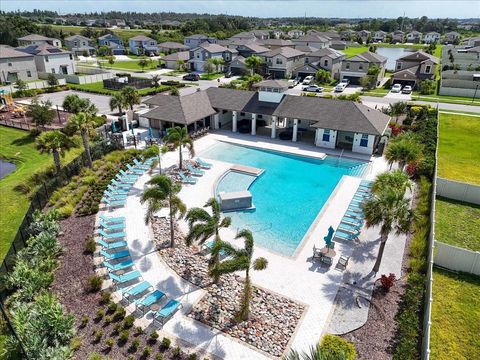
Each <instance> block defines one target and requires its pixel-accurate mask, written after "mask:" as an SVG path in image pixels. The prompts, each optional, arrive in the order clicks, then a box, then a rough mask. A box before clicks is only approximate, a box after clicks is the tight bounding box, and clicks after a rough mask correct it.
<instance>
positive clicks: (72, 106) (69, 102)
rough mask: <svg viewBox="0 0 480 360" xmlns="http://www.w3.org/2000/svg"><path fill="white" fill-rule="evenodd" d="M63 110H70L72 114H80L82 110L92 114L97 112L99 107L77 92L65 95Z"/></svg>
mask: <svg viewBox="0 0 480 360" xmlns="http://www.w3.org/2000/svg"><path fill="white" fill-rule="evenodd" d="M62 107H63V110H65V111H68V112H69V113H72V114H78V113H81V112H84V113H87V114H89V115H91V116H95V115H96V114H97V111H98V109H97V107H96V106H95V104H93V103H92V102H91V101H90V99H87V98H81V97H80V96H78V95H77V94H70V95H67V96H65V98H64V99H63V103H62Z"/></svg>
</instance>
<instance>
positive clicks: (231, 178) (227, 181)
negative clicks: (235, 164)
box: [216, 171, 257, 195]
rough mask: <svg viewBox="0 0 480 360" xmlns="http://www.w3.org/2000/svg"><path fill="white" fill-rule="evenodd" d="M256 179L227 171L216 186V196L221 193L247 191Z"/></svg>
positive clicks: (252, 176)
mask: <svg viewBox="0 0 480 360" xmlns="http://www.w3.org/2000/svg"><path fill="white" fill-rule="evenodd" d="M256 179H257V177H256V176H254V175H249V174H245V173H241V172H238V171H229V172H227V173H226V174H225V176H223V177H222V178H221V179H220V181H219V182H218V184H217V188H216V193H217V195H218V194H219V193H221V192H233V191H243V190H248V188H249V187H250V185H251V184H252V183H253V182H254V181H255V180H256Z"/></svg>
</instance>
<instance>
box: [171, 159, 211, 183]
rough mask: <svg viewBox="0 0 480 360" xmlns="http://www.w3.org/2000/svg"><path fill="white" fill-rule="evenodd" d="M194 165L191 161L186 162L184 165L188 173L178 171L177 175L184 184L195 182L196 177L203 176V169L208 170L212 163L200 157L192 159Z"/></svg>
mask: <svg viewBox="0 0 480 360" xmlns="http://www.w3.org/2000/svg"><path fill="white" fill-rule="evenodd" d="M194 163H195V165H197V166H198V167H193V165H192V163H191V162H187V163H186V165H185V167H186V169H187V171H188V174H185V173H184V172H183V171H179V172H178V176H179V178H180V181H181V182H182V183H184V184H196V183H197V181H198V179H197V177H200V176H203V175H204V174H205V170H208V169H210V168H211V167H212V164H210V163H208V162H206V161H203V160H202V159H200V158H197V159H196V160H194Z"/></svg>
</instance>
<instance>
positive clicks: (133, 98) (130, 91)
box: [121, 86, 141, 110]
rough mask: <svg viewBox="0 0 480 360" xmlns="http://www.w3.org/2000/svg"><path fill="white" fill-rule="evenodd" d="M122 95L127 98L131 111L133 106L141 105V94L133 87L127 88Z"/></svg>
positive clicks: (126, 102) (127, 104) (126, 101)
mask: <svg viewBox="0 0 480 360" xmlns="http://www.w3.org/2000/svg"><path fill="white" fill-rule="evenodd" d="M121 93H122V95H123V97H124V98H125V104H126V106H129V107H130V110H133V105H138V104H140V100H141V99H140V94H139V93H138V91H137V89H135V88H134V87H133V86H125V87H124V88H123V89H122V91H121Z"/></svg>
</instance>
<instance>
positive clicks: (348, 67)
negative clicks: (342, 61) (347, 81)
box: [345, 62, 350, 70]
mask: <svg viewBox="0 0 480 360" xmlns="http://www.w3.org/2000/svg"><path fill="white" fill-rule="evenodd" d="M345 69H347V70H350V63H349V62H347V64H346V65H345Z"/></svg>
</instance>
